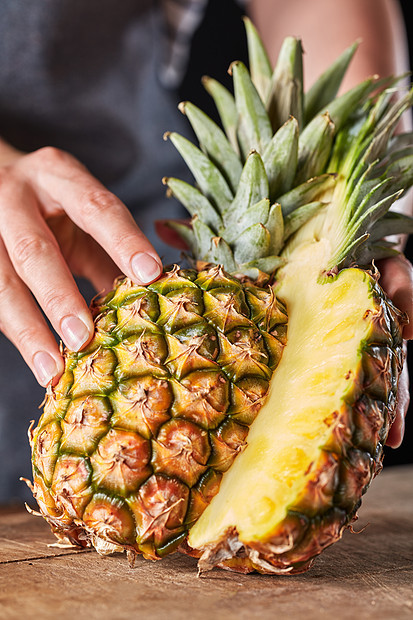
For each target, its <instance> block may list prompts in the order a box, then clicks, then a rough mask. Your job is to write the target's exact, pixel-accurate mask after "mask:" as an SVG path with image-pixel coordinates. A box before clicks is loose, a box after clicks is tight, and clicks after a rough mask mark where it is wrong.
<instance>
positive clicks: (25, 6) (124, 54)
mask: <svg viewBox="0 0 413 620" xmlns="http://www.w3.org/2000/svg"><path fill="white" fill-rule="evenodd" d="M160 28H161V18H160V15H159V12H158V6H157V2H155V1H154V0H121V2H119V0H38V1H33V0H2V1H1V3H0V135H1V136H3V137H4V138H5V139H6V140H8V141H9V142H10V143H11V144H13V145H14V146H16V147H17V148H20V149H23V150H28V151H32V150H34V149H37V148H39V147H42V146H45V145H53V146H56V147H59V148H62V149H65V150H67V151H69V152H70V153H72V154H73V155H75V156H76V157H78V158H79V159H80V160H81V161H82V162H83V163H84V164H85V165H86V166H87V167H88V168H89V169H90V171H91V172H92V173H93V174H94V175H96V176H97V177H98V178H99V179H100V180H101V181H102V182H103V183H105V184H106V185H107V186H108V187H109V188H110V189H111V190H112V191H114V192H115V193H116V194H117V195H118V196H119V197H120V198H121V199H122V200H123V201H124V202H125V203H126V204H127V205H128V207H129V208H130V209H131V211H132V213H133V214H134V216H135V218H136V219H137V221H138V223H139V225H140V226H141V228H142V229H143V230H144V232H145V233H146V235H147V236H148V237H149V238H150V239H151V241H152V243H154V245H155V247H156V248H157V250H158V252H159V253H160V255H161V256H162V257H163V258H164V260H165V262H173V261H176V260H177V259H178V257H179V252H177V251H171V250H170V249H168V248H167V246H165V245H163V244H162V243H161V242H159V240H158V239H157V238H156V236H155V234H154V230H153V221H154V220H155V219H157V218H164V217H177V216H178V217H179V216H182V212H181V210H180V207H179V206H178V204H177V203H176V201H175V200H169V199H166V198H165V190H164V187H163V185H162V183H161V178H162V177H163V176H164V175H166V174H167V175H173V176H179V177H181V178H185V177H186V176H187V172H186V171H185V168H184V165H183V163H182V162H181V160H180V158H179V156H177V154H176V152H175V150H174V149H173V147H172V145H171V144H170V143H169V142H164V141H163V139H162V136H163V133H164V131H166V130H175V131H179V132H180V133H185V132H187V123H186V122H185V120H184V119H183V118H182V116H181V115H180V113H179V112H177V111H176V104H177V100H176V99H175V98H174V96H173V95H174V94H173V93H171V92H169V91H167V90H166V89H165V88H163V87H162V85H161V84H160V82H159V79H158V77H157V69H158V63H159V53H160V50H159V47H160V40H161V37H160ZM43 393H44V390H43V388H40V387H39V386H38V385H37V383H36V381H35V379H34V378H33V376H32V373H31V371H30V370H29V369H28V368H27V367H26V365H25V363H24V362H23V360H22V358H21V357H20V355H19V353H18V352H17V350H16V349H15V348H14V347H13V346H12V345H11V344H10V343H9V342H8V341H7V340H6V338H5V337H4V336H3V335H0V502H12V501H15V500H17V499H22V498H28V493H27V490H26V489H25V485H24V484H23V483H21V482H19V477H20V476H26V477H30V452H29V445H28V441H27V433H26V431H27V428H28V425H29V421H30V420H31V419H33V418H36V419H37V417H38V416H39V412H38V411H37V408H36V407H37V405H39V404H40V403H41V401H42V399H43Z"/></svg>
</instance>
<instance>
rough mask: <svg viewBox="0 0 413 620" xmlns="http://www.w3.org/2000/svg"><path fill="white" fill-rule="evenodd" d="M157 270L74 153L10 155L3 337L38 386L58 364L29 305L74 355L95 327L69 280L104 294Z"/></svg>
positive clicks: (2, 175) (2, 245) (131, 225)
mask: <svg viewBox="0 0 413 620" xmlns="http://www.w3.org/2000/svg"><path fill="white" fill-rule="evenodd" d="M110 257H111V258H110ZM161 270H162V264H161V261H160V259H159V257H158V255H157V254H156V252H155V250H154V248H153V247H152V245H151V244H150V242H149V241H148V240H147V239H146V237H145V236H144V235H143V233H142V232H141V231H140V230H139V228H138V227H137V226H136V224H135V222H134V220H133V218H132V216H131V214H130V213H129V211H128V210H127V208H126V207H125V205H124V204H123V203H122V202H121V201H120V200H119V199H118V198H116V196H114V195H113V194H112V193H111V192H109V191H108V190H107V189H106V188H105V187H104V186H103V185H102V184H101V183H100V182H99V181H97V180H96V179H95V178H94V177H93V176H92V175H91V174H90V173H89V172H88V171H87V169H86V168H85V167H84V166H83V165H82V164H81V163H80V162H79V161H78V160H76V159H75V158H74V157H72V156H71V155H68V154H67V153H65V152H63V151H60V150H58V149H55V148H52V147H47V148H43V149H40V150H38V151H34V152H33V153H30V154H27V155H23V154H18V153H17V152H14V153H13V156H11V157H10V158H9V162H8V163H6V164H3V165H2V166H1V167H0V329H1V330H2V331H3V332H4V334H5V335H6V336H7V337H8V338H9V339H10V340H11V341H12V342H13V343H14V344H15V346H16V347H17V348H18V349H19V351H20V353H21V354H22V356H23V358H24V359H25V361H26V363H27V364H28V365H29V367H30V368H31V369H32V371H33V373H34V374H35V376H36V378H37V380H38V382H39V383H40V384H41V385H43V386H46V385H47V384H48V383H49V382H50V381H56V380H57V378H58V377H59V376H60V374H61V373H62V371H63V359H62V356H61V354H60V352H59V347H58V344H57V342H56V340H55V338H54V336H53V334H52V332H51V331H50V329H49V327H48V326H47V323H46V321H45V319H44V318H43V315H42V313H41V312H40V310H39V308H38V305H37V304H36V302H35V300H34V299H33V297H34V298H35V299H36V300H37V302H38V304H39V306H40V307H41V308H42V310H43V311H44V313H45V315H46V317H47V318H48V319H49V321H50V323H51V325H52V326H53V328H54V329H55V330H56V332H57V333H58V334H59V336H60V337H61V338H62V340H63V342H64V343H65V344H66V345H67V346H68V347H69V348H70V349H72V350H76V351H77V350H79V349H81V348H82V347H83V346H84V345H85V344H86V343H87V342H88V341H89V340H90V338H91V337H92V334H93V320H92V317H91V314H90V312H89V309H88V306H87V304H86V302H85V300H84V299H83V297H82V296H81V294H80V292H79V290H78V288H77V286H76V283H75V281H74V278H73V276H72V273H74V274H75V275H80V276H84V277H86V278H87V279H89V280H90V281H91V283H92V284H93V285H94V287H95V288H96V290H97V291H102V290H103V289H107V290H110V288H111V287H112V282H113V279H114V278H115V277H116V276H117V275H119V273H120V272H122V273H124V274H126V275H127V276H128V277H129V278H131V279H133V280H134V281H135V282H137V283H140V284H148V283H150V282H152V281H153V280H155V279H156V278H157V277H158V276H159V275H160V273H161Z"/></svg>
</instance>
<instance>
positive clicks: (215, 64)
mask: <svg viewBox="0 0 413 620" xmlns="http://www.w3.org/2000/svg"><path fill="white" fill-rule="evenodd" d="M408 3H409V4H410V8H411V0H403V1H401V2H400V5H401V7H402V10H403V14H404V18H405V24H406V29H407V34H408V40H409V51H410V66H411V67H413V32H412V24H411V21H409V19H408V16H407V11H408ZM242 15H243V11H242V10H241V8H240V7H239V6H237V5H236V3H235V2H234V1H233V0H210V2H209V4H208V9H207V11H206V14H205V17H204V19H203V21H202V23H201V25H200V26H199V28H198V30H197V32H196V33H195V36H194V39H193V44H192V50H191V57H190V62H189V66H188V69H187V72H186V75H185V78H184V80H183V83H182V86H181V88H180V92H179V96H180V99H181V100H190V101H192V102H193V103H196V104H197V105H198V106H199V107H201V108H202V109H203V110H204V111H205V112H206V113H207V114H208V115H209V116H211V117H213V118H214V119H215V120H217V121H218V118H217V115H216V110H215V106H214V103H213V102H212V100H211V98H210V97H209V95H207V94H206V92H205V91H204V89H203V87H202V85H201V77H202V76H203V75H210V76H211V77H214V78H216V79H217V80H218V81H220V82H221V83H222V84H224V85H225V86H226V87H227V88H228V89H230V90H231V89H232V80H231V78H230V77H229V75H228V73H227V69H228V67H229V65H230V63H231V62H232V61H233V60H243V61H244V62H247V46H246V39H245V32H244V26H243V23H242V19H241V17H242ZM356 61H357V56H356V59H355V62H356ZM406 254H407V256H408V257H409V259H410V260H412V259H413V237H411V238H410V240H409V242H408V245H407V248H406ZM408 360H409V366H410V378H411V383H412V384H413V372H412V367H413V347H412V343H410V344H409V347H408ZM412 409H413V407H412V405H411V406H410V408H409V412H408V415H407V419H406V431H405V438H404V441H403V444H402V445H401V447H400V448H398V449H397V450H393V449H391V448H387V447H386V448H385V464H386V466H388V465H401V464H405V463H412V462H413V411H412Z"/></svg>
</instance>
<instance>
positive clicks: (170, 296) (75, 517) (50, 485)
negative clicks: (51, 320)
mask: <svg viewBox="0 0 413 620" xmlns="http://www.w3.org/2000/svg"><path fill="white" fill-rule="evenodd" d="M94 314H95V325H96V333H95V337H94V339H93V340H92V342H91V343H90V344H89V345H88V347H87V348H86V349H85V350H83V351H82V352H80V353H74V352H71V351H65V362H66V369H65V372H64V374H63V376H62V378H61V379H60V381H59V383H58V384H57V385H56V386H55V387H54V388H52V387H49V389H48V392H47V397H46V401H45V409H44V413H43V415H42V416H41V418H40V420H39V423H38V426H37V428H35V429H34V430H33V431H32V434H31V443H32V448H33V477H34V485H33V486H34V495H35V497H36V499H37V501H38V504H39V508H40V511H41V513H42V514H43V515H44V516H45V517H46V519H47V520H48V521H49V523H50V524H51V525H52V528H53V529H54V530H55V531H57V532H59V535H62V533H64V534H65V535H66V536H67V538H68V539H69V540H71V541H72V542H75V543H77V544H81V545H86V544H93V545H95V546H96V547H97V549H98V550H99V551H100V552H101V551H102V552H104V553H106V552H108V549H109V548H110V544H114V545H117V546H119V545H121V546H124V547H125V549H127V550H129V551H132V550H134V551H136V552H140V553H143V554H144V555H145V557H150V558H153V559H154V558H158V557H162V556H163V555H165V554H166V553H170V552H171V551H173V550H174V549H175V548H176V547H177V546H178V545H179V544H180V543H182V541H183V539H184V538H185V536H186V534H187V530H188V528H189V527H190V526H191V525H192V524H193V523H194V522H195V521H196V519H197V518H198V517H199V515H200V514H201V513H202V511H203V510H204V509H205V507H206V506H207V504H208V503H209V501H210V500H211V498H212V497H213V495H214V494H216V493H217V491H218V488H219V484H220V481H221V478H222V473H223V472H224V471H226V470H227V469H228V468H229V467H230V466H231V464H232V462H233V461H234V459H235V457H236V456H237V454H238V453H239V452H240V451H242V449H243V448H244V446H245V441H246V436H247V433H248V427H249V425H250V424H251V422H252V421H253V419H254V418H255V416H256V415H257V413H258V410H259V408H260V407H261V405H262V403H263V401H264V399H265V396H266V394H267V391H268V385H269V379H270V377H271V376H272V373H273V370H274V368H275V367H276V366H277V364H278V362H279V360H280V358H281V354H282V350H283V347H284V344H285V341H286V334H285V331H286V322H287V317H286V314H285V308H284V307H283V305H282V304H280V303H279V302H278V301H277V299H276V297H275V295H274V292H273V290H272V289H271V287H266V288H257V287H256V286H254V285H253V284H252V283H248V282H247V283H245V284H242V283H241V282H240V281H239V280H237V279H235V278H234V277H232V276H230V275H228V274H226V273H225V272H224V271H223V270H222V269H221V268H220V267H213V268H210V269H208V270H204V271H201V272H197V271H195V270H180V269H179V268H178V267H175V268H174V269H172V271H169V272H167V273H165V274H164V275H163V276H162V277H161V278H160V279H159V280H158V281H157V282H155V283H154V284H152V285H151V286H149V287H148V288H146V287H142V286H137V285H135V284H133V283H132V282H130V281H129V280H127V279H126V280H125V279H124V280H120V281H119V282H118V284H117V287H116V288H115V289H114V291H112V292H111V293H110V294H109V295H108V296H107V297H106V298H105V299H103V300H98V301H97V302H96V304H95V307H94ZM108 544H109V546H108Z"/></svg>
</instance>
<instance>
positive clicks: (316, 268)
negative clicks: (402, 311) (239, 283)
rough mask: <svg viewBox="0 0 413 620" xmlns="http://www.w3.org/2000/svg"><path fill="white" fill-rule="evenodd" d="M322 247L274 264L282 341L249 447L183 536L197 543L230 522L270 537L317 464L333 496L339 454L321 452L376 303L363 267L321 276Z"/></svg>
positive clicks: (351, 383)
mask: <svg viewBox="0 0 413 620" xmlns="http://www.w3.org/2000/svg"><path fill="white" fill-rule="evenodd" d="M328 252H329V244H328V241H326V240H322V241H319V242H313V243H309V244H308V245H307V246H300V248H298V249H297V250H296V251H295V252H294V253H293V254H292V255H291V256H290V260H289V263H288V265H287V267H286V268H284V270H283V271H282V272H281V273H280V278H281V282H280V285H279V290H278V294H279V296H280V298H281V299H283V300H284V302H285V303H286V305H287V310H288V315H289V337H288V344H287V346H286V348H285V351H284V355H283V357H282V359H281V362H280V365H279V367H278V368H277V371H276V372H275V373H274V375H273V378H272V380H271V384H270V392H269V396H268V398H267V401H266V402H265V404H264V406H263V407H262V409H261V411H260V414H259V416H258V418H257V419H256V420H255V422H254V423H253V425H252V427H251V430H250V433H249V436H248V446H247V448H246V449H245V450H244V451H243V453H242V454H240V455H239V456H238V457H237V459H236V461H235V463H234V464H233V466H232V468H231V469H230V470H229V471H228V472H226V473H225V475H224V478H223V480H222V482H221V487H220V490H219V492H218V494H217V495H216V496H215V497H214V499H213V500H212V502H211V504H210V505H209V506H208V507H207V509H206V510H205V512H204V513H203V515H202V516H201V517H200V519H199V520H198V522H197V523H196V524H195V525H194V527H193V528H192V530H191V531H190V536H189V544H190V546H191V547H193V548H195V549H202V548H204V547H205V546H207V545H210V544H212V543H217V542H218V541H219V540H220V539H223V538H224V537H225V535H226V532H227V531H228V530H230V529H233V528H235V529H236V531H237V534H238V539H239V541H241V542H243V543H246V544H248V543H250V542H254V541H260V542H265V541H268V540H270V539H271V536H272V533H273V532H274V531H275V530H276V528H277V526H278V525H279V524H280V522H282V521H283V519H284V518H285V517H286V515H287V512H288V511H289V510H291V509H294V508H296V509H297V510H299V509H300V498H303V497H304V496H305V494H306V492H305V488H306V486H307V485H308V482H309V480H310V479H311V477H312V476H313V475H314V470H315V469H317V470H318V472H319V473H321V474H324V478H325V479H324V480H323V479H319V480H318V482H319V489H318V492H320V493H321V494H323V493H324V494H327V495H328V494H329V488H331V489H330V495H331V497H330V498H325V497H324V498H323V502H324V506H323V508H324V509H325V510H326V509H328V508H329V507H330V506H331V505H332V504H333V495H334V490H335V486H336V484H335V483H334V481H332V480H330V478H331V477H332V478H334V477H337V467H335V466H334V464H335V463H336V461H338V456H339V455H337V459H335V457H334V452H332V453H331V456H332V459H330V461H331V462H330V464H329V465H328V466H327V465H326V464H325V463H324V464H323V463H322V460H323V455H324V460H325V450H327V452H328V448H326V446H328V445H329V442H330V438H331V436H332V434H333V432H334V427H335V425H336V424H340V417H341V414H342V413H344V412H345V410H346V408H347V405H346V401H347V397H348V396H349V395H350V400H351V393H352V392H353V391H354V389H355V384H357V381H358V377H359V376H360V373H361V372H362V370H361V358H362V351H361V350H362V345H363V342H364V341H365V340H366V339H367V338H368V336H369V332H370V331H371V326H372V319H374V314H377V312H378V311H379V310H378V308H377V307H376V305H375V303H374V299H373V295H372V278H371V276H369V275H368V274H367V273H366V272H364V271H362V270H360V269H345V270H343V271H341V272H340V273H339V274H338V275H337V276H334V275H332V276H330V277H328V276H327V277H325V278H320V271H321V268H322V266H323V265H324V264H325V262H326V261H325V257H326V255H328ZM327 460H328V459H327ZM303 474H305V475H303ZM326 499H327V501H326ZM314 508H315V509H317V503H316V502H315V503H314V505H313V509H314ZM302 512H304V514H305V512H306V510H305V509H304V507H303V510H302Z"/></svg>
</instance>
